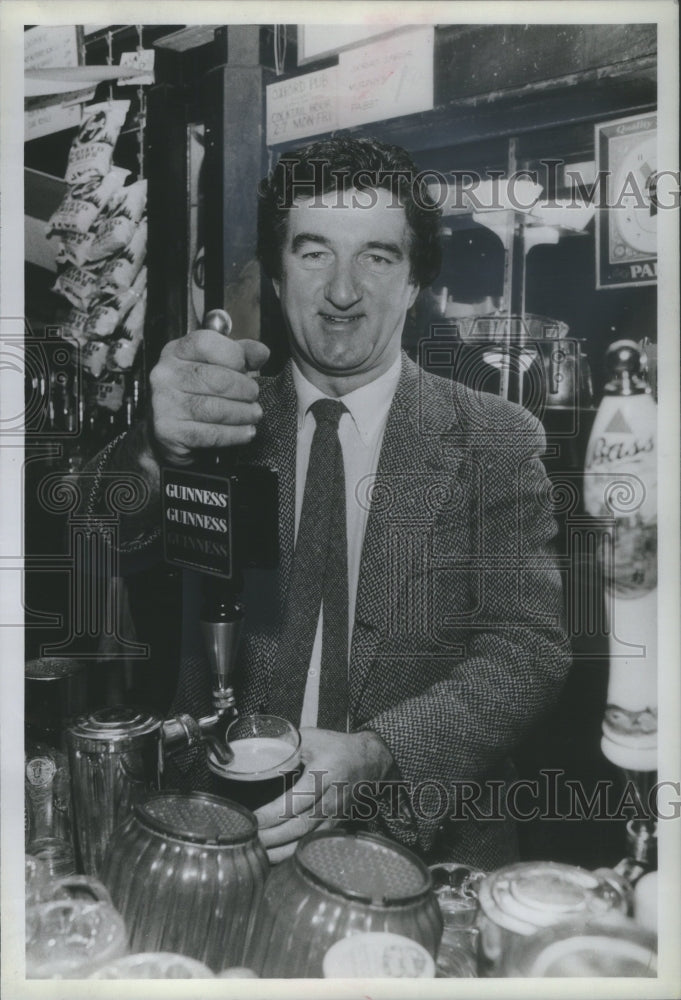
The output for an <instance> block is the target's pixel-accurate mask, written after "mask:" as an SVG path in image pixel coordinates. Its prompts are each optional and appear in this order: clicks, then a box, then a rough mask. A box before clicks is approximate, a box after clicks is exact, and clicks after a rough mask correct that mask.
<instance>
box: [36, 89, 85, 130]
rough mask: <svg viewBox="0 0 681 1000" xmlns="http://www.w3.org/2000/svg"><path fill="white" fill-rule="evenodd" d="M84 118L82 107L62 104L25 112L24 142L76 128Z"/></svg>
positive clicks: (83, 98)
mask: <svg viewBox="0 0 681 1000" xmlns="http://www.w3.org/2000/svg"><path fill="white" fill-rule="evenodd" d="M89 96H90V95H88V94H86V95H84V96H83V97H82V98H81V100H87V99H88V97H89ZM82 117H83V112H82V106H81V105H80V104H73V105H71V106H70V107H65V106H64V105H62V104H52V105H50V106H49V107H46V108H34V109H32V110H31V111H25V112H24V142H28V141H29V140H30V139H39V138H40V137H41V136H43V135H50V134H51V133H52V132H60V131H62V130H63V129H67V128H75V127H76V126H77V125H80V121H81V118H82Z"/></svg>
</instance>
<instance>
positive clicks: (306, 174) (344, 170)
mask: <svg viewBox="0 0 681 1000" xmlns="http://www.w3.org/2000/svg"><path fill="white" fill-rule="evenodd" d="M350 188H355V189H356V190H358V191H366V190H368V189H370V188H385V189H386V190H388V191H390V192H392V194H393V197H394V201H395V204H396V205H401V206H402V207H403V208H404V210H405V213H406V216H407V222H408V224H409V227H410V229H411V241H410V246H409V263H410V268H411V271H410V278H411V281H412V282H413V283H414V284H416V285H418V286H419V288H424V287H425V286H426V285H429V284H430V283H431V282H432V281H433V280H434V279H435V278H436V277H437V274H438V272H439V270H440V263H441V259H442V250H441V245H440V216H441V211H440V209H439V208H438V207H437V205H436V203H435V201H434V200H433V199H432V198H431V197H430V195H429V194H428V190H427V184H426V182H425V179H424V177H423V176H421V175H420V174H419V171H418V169H417V167H416V165H415V163H414V161H413V160H412V158H411V156H410V155H409V153H407V151H406V150H404V149H402V148H401V147H400V146H392V145H388V144H387V143H383V142H378V141H377V140H375V139H353V138H351V137H350V136H338V137H337V138H334V139H324V140H321V141H319V142H313V143H310V144H309V145H307V146H303V147H302V148H301V149H298V150H295V151H294V152H289V153H284V154H282V156H281V158H280V159H279V162H278V163H277V165H276V166H275V167H274V169H273V170H272V171H271V173H270V174H269V175H268V177H266V178H265V179H264V180H263V181H261V183H260V186H259V189H258V194H259V206H258V258H259V260H260V261H261V263H262V265H263V267H264V269H265V272H266V273H267V274H268V275H269V277H271V278H280V277H281V251H282V248H283V245H284V240H285V237H286V221H287V217H288V212H289V209H290V208H291V207H292V206H293V203H294V201H295V200H296V198H300V197H308V198H311V197H314V196H318V195H321V194H325V193H327V192H329V191H333V192H339V191H348V190H349V189H350Z"/></svg>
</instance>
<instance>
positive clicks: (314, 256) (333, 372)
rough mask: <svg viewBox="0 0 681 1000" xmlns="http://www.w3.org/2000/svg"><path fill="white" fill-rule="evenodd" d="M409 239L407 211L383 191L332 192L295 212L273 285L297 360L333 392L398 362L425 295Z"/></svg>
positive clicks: (363, 381)
mask: <svg viewBox="0 0 681 1000" xmlns="http://www.w3.org/2000/svg"><path fill="white" fill-rule="evenodd" d="M322 206H323V207H322ZM409 236H410V230H409V226H408V223H407V219H406V214H405V211H404V209H403V208H402V207H401V206H400V207H397V206H395V205H394V202H393V196H392V194H391V193H390V192H389V191H386V190H383V189H381V188H378V189H371V190H369V191H355V190H354V189H351V190H349V191H344V192H341V193H340V194H338V193H336V192H332V193H329V194H326V195H324V196H323V197H320V198H318V199H317V200H316V201H314V200H312V199H309V200H300V201H296V202H295V203H294V205H293V207H292V208H291V210H290V211H289V214H288V227H287V233H286V239H285V241H284V246H283V249H282V268H281V275H282V276H281V280H280V281H275V283H274V287H275V290H276V293H277V295H278V296H279V299H280V301H281V306H282V309H283V312H284V316H285V319H286V323H287V326H288V329H289V335H290V340H291V350H292V353H293V356H294V358H295V359H296V361H297V362H298V364H299V366H300V368H301V370H302V372H303V374H304V375H305V376H306V377H307V378H308V379H309V380H310V381H311V382H312V383H313V384H315V385H317V386H318V388H320V389H322V391H324V392H326V393H328V394H329V395H344V394H345V393H346V392H350V391H351V390H353V389H357V388H359V387H360V386H361V385H365V384H366V383H367V382H371V381H373V379H375V378H377V377H378V376H379V375H381V374H382V373H383V372H384V371H387V369H388V368H389V367H390V365H391V364H392V362H393V361H394V360H395V358H396V357H397V355H398V353H399V350H400V341H401V335H402V327H403V326H404V320H405V316H406V313H407V310H408V309H409V308H410V306H412V305H413V303H414V301H415V299H416V296H417V294H418V288H417V286H416V285H414V284H413V283H412V282H411V281H410V278H409V272H410V264H409Z"/></svg>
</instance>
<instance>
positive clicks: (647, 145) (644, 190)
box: [611, 135, 657, 257]
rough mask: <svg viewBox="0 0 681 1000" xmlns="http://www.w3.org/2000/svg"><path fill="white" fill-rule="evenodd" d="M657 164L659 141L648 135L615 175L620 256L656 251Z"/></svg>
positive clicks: (633, 148) (630, 150) (614, 248)
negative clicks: (654, 183) (653, 181)
mask: <svg viewBox="0 0 681 1000" xmlns="http://www.w3.org/2000/svg"><path fill="white" fill-rule="evenodd" d="M656 163H657V139H656V136H655V135H649V136H646V137H644V138H642V139H640V140H639V141H638V142H636V144H635V145H634V146H632V147H631V148H630V149H629V150H628V151H627V152H626V153H625V154H624V155H623V157H622V161H621V163H620V165H619V168H618V169H617V171H616V173H615V177H614V188H613V191H614V195H615V199H616V200H615V204H614V205H613V208H612V210H611V211H612V215H613V217H614V221H615V227H616V229H617V237H616V240H615V245H614V247H613V250H614V252H615V255H616V256H617V257H620V256H622V255H624V254H627V253H629V254H630V253H631V251H632V250H633V251H634V252H636V253H641V254H654V253H655V252H656V250H657V215H656V209H657V206H656V205H655V204H654V202H653V200H652V199H651V179H652V177H653V175H654V173H655V170H656ZM618 244H619V246H618ZM622 244H623V245H622Z"/></svg>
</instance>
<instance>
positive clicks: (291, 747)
mask: <svg viewBox="0 0 681 1000" xmlns="http://www.w3.org/2000/svg"><path fill="white" fill-rule="evenodd" d="M226 741H227V743H228V744H229V748H230V750H231V751H232V754H233V757H232V760H231V761H230V763H229V764H226V765H219V764H218V763H217V761H216V760H215V759H213V758H212V757H211V755H210V754H209V755H208V764H209V767H210V769H211V771H212V772H213V775H214V783H215V791H216V792H217V793H218V794H219V795H222V796H224V797H225V798H227V799H231V800H232V801H233V802H239V803H240V804H241V805H243V806H246V808H247V809H251V810H253V809H258V808H259V806H264V805H266V804H267V803H268V802H273V801H274V799H276V798H279V796H280V795H283V793H284V792H285V791H286V790H287V789H288V788H290V787H291V785H293V784H294V783H295V782H296V781H297V779H298V777H299V776H300V773H301V770H302V765H301V761H300V733H299V732H298V730H297V729H296V727H295V726H294V725H293V724H292V723H291V722H287V721H286V719H281V718H279V716H277V715H243V716H241V717H240V718H237V719H235V720H234V722H232V723H231V725H230V726H228V728H227V733H226Z"/></svg>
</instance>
